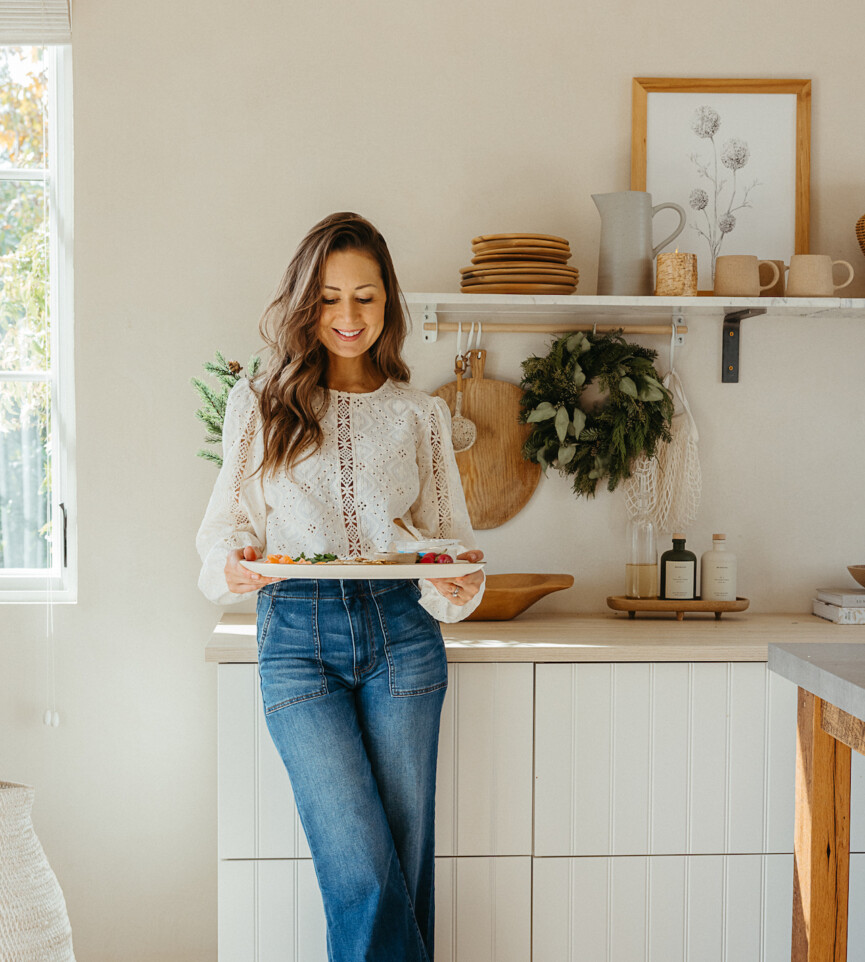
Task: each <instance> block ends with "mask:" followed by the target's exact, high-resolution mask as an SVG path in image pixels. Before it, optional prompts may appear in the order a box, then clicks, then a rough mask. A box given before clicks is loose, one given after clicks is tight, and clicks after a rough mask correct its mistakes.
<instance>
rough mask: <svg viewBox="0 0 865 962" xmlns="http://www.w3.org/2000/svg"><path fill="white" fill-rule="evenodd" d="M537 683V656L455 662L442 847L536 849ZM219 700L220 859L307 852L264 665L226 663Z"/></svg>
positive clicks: (495, 851)
mask: <svg viewBox="0 0 865 962" xmlns="http://www.w3.org/2000/svg"><path fill="white" fill-rule="evenodd" d="M533 686H534V672H533V666H532V665H531V664H490V663H487V664H459V665H449V666H448V691H447V695H446V697H445V702H444V707H443V709H442V719H441V732H440V736H439V757H438V786H437V788H438V790H437V792H436V852H437V854H439V855H484V856H485V855H530V854H531V845H532V749H533V745H532V717H533ZM218 700H219V703H218V726H219V732H218V744H219V748H218V798H219V802H218V804H219V835H218V851H219V858H221V859H254V858H277V859H285V858H308V857H309V855H310V852H309V847H308V846H307V842H306V837H305V835H304V832H303V829H302V827H301V824H300V818H299V817H298V815H297V809H296V807H295V804H294V796H293V794H292V791H291V784H290V782H289V779H288V775H287V773H286V771H285V767H284V765H283V764H282V759H281V758H280V757H279V754H278V753H277V751H276V748H275V747H274V745H273V742H272V740H271V738H270V733H269V732H268V730H267V725H266V722H265V720H264V711H263V707H262V704H261V693H260V690H259V682H258V666H257V665H255V664H225V665H220V666H219V669H218Z"/></svg>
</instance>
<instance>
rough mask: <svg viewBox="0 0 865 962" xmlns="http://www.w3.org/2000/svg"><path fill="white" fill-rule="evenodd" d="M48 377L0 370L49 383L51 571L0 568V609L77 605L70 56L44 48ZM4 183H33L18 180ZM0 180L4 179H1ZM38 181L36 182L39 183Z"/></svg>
mask: <svg viewBox="0 0 865 962" xmlns="http://www.w3.org/2000/svg"><path fill="white" fill-rule="evenodd" d="M45 50H46V60H47V66H48V92H49V104H48V136H49V144H50V145H51V149H50V152H49V167H48V170H47V171H46V172H45V173H46V174H47V177H48V192H49V193H48V208H49V217H50V222H49V232H48V234H49V244H50V250H49V276H48V311H49V318H50V322H49V323H50V329H49V337H50V345H51V354H50V356H51V370H50V372H46V373H42V372H34V373H30V372H11V373H10V372H4V374H3V377H4V378H5V379H7V380H16V381H19V380H20V381H48V382H50V384H51V442H52V448H51V477H52V491H51V504H50V511H51V532H52V538H53V545H52V549H53V550H52V552H51V559H52V567H51V568H46V569H28V568H6V569H3V568H0V604H4V603H9V602H14V603H18V604H21V603H28V602H30V603H43V604H44V603H45V602H49V601H51V602H60V603H67V604H69V603H75V602H76V601H77V600H78V538H77V530H78V525H77V518H78V512H77V498H76V486H75V383H74V357H73V346H74V337H73V306H74V298H73V275H72V240H73V233H72V172H73V164H72V52H71V49H70V47H69V46H68V45H53V46H47V47H46V48H45ZM0 176H2V175H0ZM7 177H8V179H19V180H20V179H36V178H27V177H26V174H25V176H23V177H22V176H21V172H20V171H16V172H15V173H14V174H12V173H10V174H8V175H7ZM4 179H6V178H4ZM40 179H41V178H40Z"/></svg>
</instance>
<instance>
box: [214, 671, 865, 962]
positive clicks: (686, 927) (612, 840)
mask: <svg viewBox="0 0 865 962" xmlns="http://www.w3.org/2000/svg"><path fill="white" fill-rule="evenodd" d="M448 671H449V686H448V693H447V697H446V699H445V703H444V708H443V711H442V724H441V735H440V743H439V762H438V792H437V796H436V854H437V859H436V960H437V962H485V960H489V962H511V960H513V962H529V960H532V962H583V960H584V959H588V960H591V962H650V960H658V959H663V960H664V962H752V960H753V962H781V960H784V962H786V960H787V959H789V953H790V927H791V910H792V851H793V780H794V766H795V728H796V688H795V686H794V685H792V684H791V683H789V682H787V681H785V680H784V679H783V678H781V677H780V676H778V675H776V674H774V673H769V672H768V671H767V669H766V665H765V663H757V662H733V663H727V662H723V663H722V662H714V663H713V662H701V663H580V664H568V663H559V664H537V665H533V664H530V663H509V664H506V663H496V662H485V663H477V664H471V663H459V664H451V665H450V666H449V669H448ZM218 672H219V714H218V717H219V858H220V865H219V959H220V962H271V960H272V962H277V960H278V962H319V960H321V962H324V960H325V959H326V950H325V928H324V913H323V910H322V905H321V898H320V896H319V893H318V887H317V885H316V881H315V873H314V871H313V867H312V862H311V860H310V858H309V850H308V848H307V846H306V840H305V838H304V835H303V831H302V829H301V827H300V822H299V820H298V818H297V814H296V811H295V807H294V802H293V799H292V795H291V786H290V784H289V781H288V776H287V775H286V773H285V770H284V768H283V765H282V761H281V759H280V758H279V756H278V754H277V752H276V750H275V748H274V747H273V744H272V742H271V739H270V735H269V733H268V731H267V727H266V724H265V722H264V713H263V710H262V706H261V702H260V693H259V688H258V672H257V666H256V665H255V664H251V663H249V664H224V665H220V666H219V669H218ZM852 798H853V802H852V812H851V849H852V851H853V852H854V853H861V852H863V851H865V758H863V757H862V756H859V755H856V754H855V753H854V757H853V793H852ZM862 905H865V855H860V854H854V856H853V857H852V859H851V869H850V913H849V916H850V927H849V939H848V944H849V952H848V958H850V959H851V960H852V959H859V958H865V912H863V911H862V910H861V906H862Z"/></svg>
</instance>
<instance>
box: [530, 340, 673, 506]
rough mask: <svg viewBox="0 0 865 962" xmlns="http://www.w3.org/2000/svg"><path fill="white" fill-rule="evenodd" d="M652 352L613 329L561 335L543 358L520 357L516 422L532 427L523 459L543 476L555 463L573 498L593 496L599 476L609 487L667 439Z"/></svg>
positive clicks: (665, 407)
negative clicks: (566, 477)
mask: <svg viewBox="0 0 865 962" xmlns="http://www.w3.org/2000/svg"><path fill="white" fill-rule="evenodd" d="M657 356H658V352H657V351H652V350H649V349H648V348H645V347H640V346H639V345H638V344H629V343H628V342H627V341H626V340H625V339H624V338H623V337H622V331H621V330H618V331H612V332H610V333H609V334H601V335H597V336H593V337H592V338H589V337H587V336H586V335H585V334H583V333H580V332H578V333H576V334H565V335H564V336H562V337H560V338H558V339H557V340H556V341H555V342H554V343H553V345H552V346H551V348H550V351H549V353H548V354H547V355H546V357H537V356H536V355H533V356H532V357H529V358H527V359H526V360H525V361H523V364H522V368H523V379H522V381H521V383H520V386H521V387H522V388H523V391H524V394H523V397H522V400H521V402H520V406H521V408H522V411H521V413H520V421H522V422H524V423H529V424H534V425H535V428H534V430H533V431H532V433H531V434H530V435H529V437H528V438H527V440H526V442H525V444H524V445H523V452H522V453H523V458H525V459H526V460H527V461H537V463H538V464H540V466H541V467H542V468H543V469H544V474H546V473H547V468H549V467H554V468H557V469H558V471H559V473H560V474H563V475H573V477H574V493H575V494H577V495H578V496H579V495H581V494H582V495H586V496H589V495H591V496H594V494H595V488H596V487H597V484H598V481H601V480H603V479H604V478H608V479H609V480H608V481H607V490H609V491H614V490H615V488H616V486H617V485H618V484H619V482H620V481H622V480H623V479H624V478H629V477H630V476H631V466H632V464H633V462H634V460H635V459H636V458H638V457H639V456H640V455H645V456H646V457H652V456H653V455H654V453H655V449H656V447H657V445H658V444H659V442H662V441H669V440H670V421H671V419H672V417H673V398H672V395H671V394H670V392H669V391H668V390H667V389H666V388H665V387H664V386H663V385H662V384H661V379H660V376H659V375H658V372H657V371H656V370H655V367H654V363H653V362H654V360H655V358H656V357H657ZM588 389H591V390H589V391H588V393H587V390H588ZM590 394H594V395H595V397H596V401H595V402H594V403H589V401H588V398H589V395H590Z"/></svg>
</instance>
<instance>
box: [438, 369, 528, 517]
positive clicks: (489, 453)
mask: <svg viewBox="0 0 865 962" xmlns="http://www.w3.org/2000/svg"><path fill="white" fill-rule="evenodd" d="M486 355H487V352H486V351H483V350H479V351H470V352H469V356H470V358H471V369H472V376H471V377H470V378H467V379H466V378H464V379H463V382H462V385H463V403H462V413H463V416H464V417H467V418H470V419H471V420H472V421H474V423H475V425H476V426H477V429H478V438H477V441H475V443H474V444H473V445H472V446H471V447H470V448H469V449H468V451H463V452H461V453H459V454H457V456H456V459H457V467H458V468H459V472H460V478H462V483H463V491H465V495H466V504H467V505H468V509H469V517H470V518H471V521H472V527H473V528H477V529H479V530H483V529H485V528H497V527H498V526H499V525H500V524H504V523H505V521H507V520H508V519H509V518H512V517H513V516H514V515H515V514H517V513H518V512H519V511H521V510H522V509H523V508H524V507H525V506H526V504H527V503H528V500H529V498H530V497H531V496H532V494H533V493H534V490H535V488H536V487H537V486H538V480H539V478H540V476H541V467H540V465H539V464H535V463H534V462H531V461H524V460H523V457H522V455H521V454H520V451H521V450H522V446H523V444H524V443H525V440H526V438H527V437H528V436H529V434H530V433H531V430H532V425H530V424H520V423H519V421H518V420H517V418H518V417H519V413H520V398H521V397H522V396H523V392H522V391H521V390H520V388H519V386H518V385H516V384H511V383H510V382H509V381H496V380H494V379H492V378H486V377H484V365H485V364H486ZM432 393H433V395H435V396H436V397H440V398H444V400H445V401H446V402H447V406H448V407H449V408H450V411H451V414H453V412H454V406H455V405H456V393H457V385H456V381H452V382H451V383H450V384H444V385H443V386H442V387H440V388H439V389H438V390H437V391H433V392H432Z"/></svg>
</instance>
